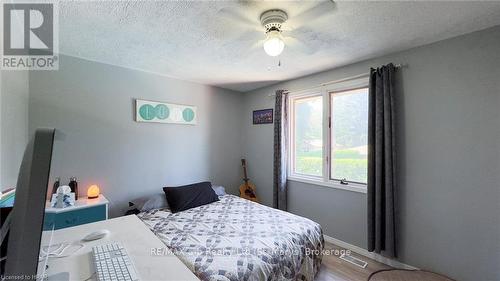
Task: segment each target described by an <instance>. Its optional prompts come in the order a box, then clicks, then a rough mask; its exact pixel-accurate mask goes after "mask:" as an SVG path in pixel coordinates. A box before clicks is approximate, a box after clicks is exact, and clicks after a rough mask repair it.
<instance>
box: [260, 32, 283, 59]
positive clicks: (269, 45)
mask: <svg viewBox="0 0 500 281" xmlns="http://www.w3.org/2000/svg"><path fill="white" fill-rule="evenodd" d="M284 48H285V42H283V37H281V33H280V32H279V31H276V30H273V31H269V32H268V33H267V38H266V40H265V41H264V51H266V54H268V55H270V56H271V57H275V56H278V55H279V54H281V52H283V49H284Z"/></svg>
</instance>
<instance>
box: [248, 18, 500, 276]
mask: <svg viewBox="0 0 500 281" xmlns="http://www.w3.org/2000/svg"><path fill="white" fill-rule="evenodd" d="M499 50H500V27H499V26H497V27H494V28H490V29H487V30H484V31H480V32H475V33H471V34H468V35H465V36H461V37H456V38H453V39H449V40H445V41H441V42H438V43H435V44H431V45H427V46H423V47H419V48H415V49H411V50H408V51H404V52H400V53H396V54H393V55H388V56H384V57H381V58H378V59H373V60H368V61H363V62H360V63H356V64H352V65H349V66H345V67H342V68H338V69H333V70H330V71H326V72H322V73H318V74H315V75H311V76H307V77H303V78H299V79H295V80H291V81H287V82H283V83H280V84H277V85H274V86H269V87H266V88H262V89H259V90H255V91H252V92H250V93H248V94H246V95H245V96H244V101H243V105H244V111H243V113H244V114H242V115H243V116H244V119H243V124H242V128H243V138H242V139H243V148H244V149H245V157H246V158H247V159H248V165H249V176H250V178H251V180H253V181H254V182H255V184H256V185H257V190H258V193H259V195H260V197H261V198H262V199H263V202H264V203H265V204H267V205H270V204H271V198H272V158H273V151H272V146H273V132H272V131H273V129H272V125H252V120H251V111H252V110H256V109H262V108H269V107H273V106H274V103H273V98H270V97H268V94H270V93H273V92H274V91H275V90H276V89H289V90H298V89H303V88H307V87H312V86H316V85H318V84H320V83H322V82H327V81H331V80H336V79H341V78H345V77H350V76H354V75H358V74H361V73H366V72H368V70H369V68H370V67H374V66H379V65H382V64H385V63H389V62H394V63H408V65H409V66H408V68H405V69H403V70H401V71H400V72H399V74H398V81H399V83H398V85H397V87H398V88H399V89H400V90H399V96H398V97H397V100H396V107H397V111H398V117H397V120H398V124H397V127H398V130H399V135H400V136H399V139H398V146H399V159H398V161H399V170H400V178H399V192H398V197H399V202H400V209H399V210H400V212H399V219H398V220H399V224H400V228H399V231H400V232H399V236H398V238H399V250H400V252H399V256H400V258H399V259H400V260H401V261H403V262H404V263H407V264H411V265H414V266H417V267H420V268H423V269H428V270H433V271H436V272H440V273H443V274H447V275H449V276H450V277H453V278H456V279H457V280H478V278H480V279H481V280H500V271H499V267H498V265H499V264H500V176H499V175H500V165H499V162H500V141H499V140H500V114H499V112H500V110H499V108H500V82H499V81H500V79H499V77H500V52H499ZM288 196H289V197H288V200H289V210H290V211H291V212H293V213H296V214H299V215H303V216H306V217H308V218H311V219H313V220H315V221H317V222H319V223H320V224H321V225H322V226H323V228H324V231H325V234H327V235H329V236H332V237H335V238H337V239H340V240H343V241H346V242H348V243H351V244H354V245H357V246H360V247H364V248H366V195H365V194H363V193H356V192H351V191H344V190H338V189H333V188H328V187H321V186H315V185H309V184H303V183H298V182H289V194H288Z"/></svg>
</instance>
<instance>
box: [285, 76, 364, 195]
mask: <svg viewBox="0 0 500 281" xmlns="http://www.w3.org/2000/svg"><path fill="white" fill-rule="evenodd" d="M367 84H368V83H367V81H366V79H361V80H358V81H351V82H350V83H349V84H347V83H344V84H343V85H335V86H336V87H331V88H325V89H322V90H321V91H317V92H310V93H302V94H300V95H299V94H291V96H290V103H289V116H290V118H289V120H290V124H289V125H290V126H289V128H290V132H289V141H290V143H289V147H290V158H289V167H290V168H289V169H290V170H289V178H290V179H291V180H298V181H306V182H311V181H312V182H313V183H316V184H321V185H328V186H334V187H340V188H343V189H352V190H357V191H362V192H365V186H366V180H367V173H368V165H367V164H368V88H367Z"/></svg>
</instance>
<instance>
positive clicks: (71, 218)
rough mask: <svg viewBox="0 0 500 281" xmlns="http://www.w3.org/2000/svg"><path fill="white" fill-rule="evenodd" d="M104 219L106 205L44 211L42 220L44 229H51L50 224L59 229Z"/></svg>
mask: <svg viewBox="0 0 500 281" xmlns="http://www.w3.org/2000/svg"><path fill="white" fill-rule="evenodd" d="M105 219H106V205H97V206H92V207H88V208H79V209H75V210H70V211H67V212H61V213H56V214H54V213H46V214H45V220H44V229H45V230H47V229H51V226H52V225H55V228H54V229H61V228H66V227H72V226H77V225H81V224H86V223H91V222H96V221H101V220H105Z"/></svg>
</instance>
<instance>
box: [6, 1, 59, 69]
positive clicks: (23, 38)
mask: <svg viewBox="0 0 500 281" xmlns="http://www.w3.org/2000/svg"><path fill="white" fill-rule="evenodd" d="M1 9H2V11H1V14H2V17H3V18H2V21H1V23H2V28H1V30H2V36H1V37H2V39H3V43H2V44H1V48H2V49H1V60H0V68H1V69H2V70H57V69H59V58H58V54H59V7H58V3H57V1H47V2H36V3H31V2H25V1H23V2H20V1H19V2H18V1H13V2H9V3H2V7H1Z"/></svg>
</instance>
